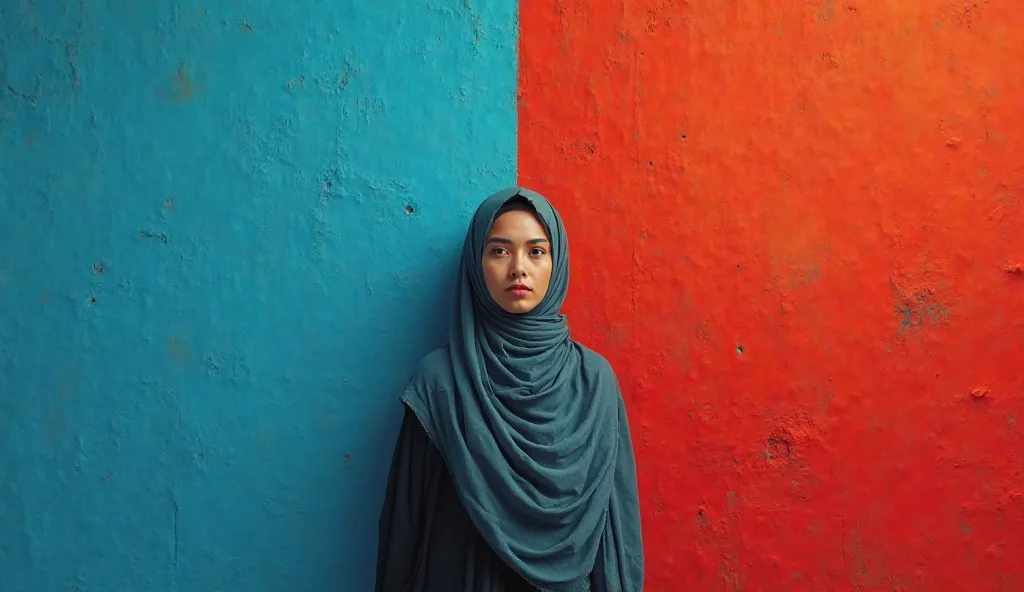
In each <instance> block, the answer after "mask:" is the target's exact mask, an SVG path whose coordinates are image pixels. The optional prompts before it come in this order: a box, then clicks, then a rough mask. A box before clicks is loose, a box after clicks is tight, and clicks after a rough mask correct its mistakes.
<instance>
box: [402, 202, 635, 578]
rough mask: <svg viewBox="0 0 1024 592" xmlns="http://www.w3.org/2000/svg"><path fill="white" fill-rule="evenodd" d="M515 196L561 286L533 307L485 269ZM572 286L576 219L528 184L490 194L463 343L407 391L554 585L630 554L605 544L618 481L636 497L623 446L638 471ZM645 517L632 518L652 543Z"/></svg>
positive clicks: (455, 337)
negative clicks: (572, 301) (569, 304)
mask: <svg viewBox="0 0 1024 592" xmlns="http://www.w3.org/2000/svg"><path fill="white" fill-rule="evenodd" d="M512 200H518V201H521V200H525V201H526V202H528V203H529V205H530V206H531V207H532V209H533V210H534V211H535V213H536V215H537V217H538V219H539V220H540V221H541V222H542V224H543V226H544V228H545V230H546V231H547V234H548V238H549V240H550V243H551V257H552V271H551V280H550V284H549V288H548V292H547V293H546V294H545V296H544V297H543V299H542V300H541V302H540V303H539V304H538V305H537V307H536V308H534V309H533V310H531V311H529V312H526V313H522V314H513V313H509V312H507V311H505V310H504V309H502V308H501V307H500V306H499V305H498V304H497V303H496V302H495V301H494V300H493V298H491V296H490V295H489V293H488V291H487V286H486V284H485V281H484V274H483V267H482V257H483V253H484V247H485V242H486V239H487V235H488V233H489V232H490V229H491V225H492V224H493V222H494V220H495V218H496V217H497V216H498V215H500V213H501V212H502V211H503V210H502V208H503V206H506V204H509V202H510V201H512ZM568 286H569V249H568V241H567V239H566V234H565V227H564V226H563V224H562V220H561V218H560V216H559V215H558V212H557V211H556V210H555V208H554V207H553V206H552V205H551V204H550V203H549V202H548V200H547V199H545V198H544V197H543V196H541V195H540V194H538V193H535V192H533V191H530V190H528V189H523V188H519V187H511V188H508V189H504V190H502V191H499V192H497V193H495V194H493V195H491V196H490V197H488V198H487V199H485V200H484V201H483V203H481V204H480V206H479V208H478V209H477V211H476V214H475V215H474V216H473V220H472V222H471V224H470V227H469V230H468V232H467V234H466V238H465V243H464V245H463V250H462V259H461V263H460V266H459V270H458V276H457V281H456V293H455V301H454V309H453V311H452V317H451V324H450V327H449V343H448V345H447V347H446V348H442V349H441V350H438V352H435V354H432V355H429V356H427V357H426V358H424V361H423V362H422V363H421V365H420V367H419V369H418V370H417V372H416V373H415V374H414V376H413V378H412V379H411V380H410V382H409V384H408V386H407V387H406V390H405V393H404V395H403V397H402V401H403V402H404V403H405V404H406V405H407V406H408V407H409V408H410V409H411V410H412V411H413V412H414V414H415V415H416V417H417V418H418V419H419V420H420V423H422V425H423V427H424V429H425V430H426V432H427V435H428V436H429V437H430V439H431V441H432V442H433V443H434V444H435V445H436V446H437V447H438V449H439V450H440V451H441V454H442V456H443V457H444V459H445V461H446V464H447V466H448V469H449V472H450V473H451V477H452V480H453V482H454V484H455V487H456V489H457V490H458V492H459V497H460V500H461V502H462V504H463V505H464V506H465V508H466V510H467V511H468V513H469V516H470V518H471V519H472V521H473V524H474V526H475V527H476V528H477V530H478V532H479V533H480V534H481V535H482V537H483V538H484V540H485V541H486V542H487V543H488V545H489V546H490V547H491V548H492V549H493V550H494V552H495V553H496V554H497V555H498V556H499V557H500V558H501V559H502V560H503V561H504V562H505V563H507V564H508V565H509V566H511V567H512V568H513V569H514V570H515V571H517V572H518V573H519V574H520V575H521V576H522V577H523V578H524V579H526V580H527V581H529V582H530V583H531V584H533V585H534V586H537V587H538V588H540V589H541V590H550V591H554V592H563V591H573V590H579V589H589V588H588V587H586V586H587V583H588V582H589V577H590V574H591V572H592V571H593V570H594V567H595V562H596V561H597V562H599V561H601V559H600V557H599V554H600V555H601V556H616V555H618V556H620V557H621V556H623V554H622V553H615V552H614V551H612V552H609V551H608V550H607V549H604V550H603V551H602V538H604V537H606V533H611V532H612V530H613V526H610V521H611V520H612V519H613V518H614V516H612V517H610V514H615V513H616V512H615V511H614V509H613V510H612V512H610V511H609V508H610V507H613V508H614V503H613V499H612V498H613V496H614V493H615V489H616V488H617V487H620V488H621V487H623V485H622V484H623V483H625V485H624V487H625V488H626V489H631V491H628V492H626V494H627V498H628V499H631V500H635V499H636V489H635V488H636V482H635V473H633V474H632V475H633V479H632V480H631V479H628V478H627V479H622V478H618V479H617V478H616V477H617V475H616V464H617V460H618V457H619V455H620V453H623V454H627V455H629V458H628V459H627V460H628V463H627V464H628V467H629V468H630V469H632V468H633V465H632V462H633V461H632V450H631V449H628V450H625V451H620V450H619V448H620V442H622V441H623V440H622V438H621V437H619V435H620V432H621V431H622V430H626V429H627V428H626V426H622V425H620V423H625V421H624V420H623V418H624V414H623V413H622V412H621V408H622V401H621V395H620V392H619V388H618V383H617V381H616V379H615V375H614V373H613V372H612V370H611V366H610V365H609V364H608V363H607V362H606V361H605V360H604V358H602V357H601V356H599V355H597V354H596V353H594V352H592V351H590V350H588V349H586V348H584V347H583V346H581V345H579V344H577V343H576V342H574V341H573V340H572V339H571V338H570V334H569V326H568V322H567V319H566V317H565V315H563V314H561V312H560V310H561V307H562V303H563V302H564V301H565V296H566V291H567V289H568ZM625 442H626V443H627V444H626V446H628V442H629V440H628V437H627V438H626V440H625ZM619 464H620V465H621V462H620V463H619ZM620 477H621V475H620ZM634 506H635V503H634ZM635 522H636V523H637V524H635V525H627V526H628V527H630V528H633V527H634V526H635V531H636V532H637V536H636V537H634V538H635V540H636V541H637V543H636V544H637V545H638V544H639V542H638V541H639V534H638V533H639V516H638V515H636V519H635ZM614 528H618V524H616V525H614ZM608 536H610V535H608ZM606 544H607V543H606ZM627 555H628V553H627ZM623 569H626V568H623ZM638 585H639V584H638ZM615 589H618V588H615Z"/></svg>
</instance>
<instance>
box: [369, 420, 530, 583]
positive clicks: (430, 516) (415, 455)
mask: <svg viewBox="0 0 1024 592" xmlns="http://www.w3.org/2000/svg"><path fill="white" fill-rule="evenodd" d="M534 590H536V588H535V587H533V586H531V585H530V584H529V583H528V582H527V581H526V580H524V579H523V578H522V577H521V576H519V575H518V574H517V573H516V572H515V571H513V570H512V568H511V567H509V566H508V564H506V563H505V562H504V561H502V560H501V559H500V558H499V557H498V556H497V554H495V553H494V551H493V550H492V549H491V547H490V546H489V545H488V544H487V542H486V541H484V539H483V538H482V537H481V536H480V533H479V532H478V531H477V530H476V527H475V526H474V525H473V522H472V521H471V520H470V517H469V514H468V513H467V512H466V509H465V507H463V505H462V502H461V501H460V500H459V496H458V493H457V492H456V491H455V485H454V483H453V482H452V478H451V475H450V474H449V472H448V467H447V466H445V463H444V458H443V457H442V456H441V452H440V451H439V450H438V449H437V447H436V446H435V445H434V443H433V442H432V441H431V440H430V438H428V437H427V433H426V431H425V430H424V429H423V426H422V425H420V422H419V420H417V419H416V416H415V415H414V414H413V413H412V411H410V410H409V409H408V408H405V417H404V418H403V420H402V427H401V430H400V432H399V434H398V442H397V444H396V445H395V452H394V456H393V458H392V460H391V473H390V475H389V476H388V485H387V493H386V494H385V496H384V507H383V509H382V510H381V515H380V538H379V541H378V547H377V586H376V592H533V591H534Z"/></svg>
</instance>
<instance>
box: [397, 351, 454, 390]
mask: <svg viewBox="0 0 1024 592" xmlns="http://www.w3.org/2000/svg"><path fill="white" fill-rule="evenodd" d="M452 380H453V378H452V356H451V352H450V350H449V349H448V345H447V344H445V345H443V346H441V347H439V348H437V349H435V350H434V351H432V352H430V353H429V354H427V355H425V356H423V357H422V358H420V361H419V363H418V364H416V368H415V369H414V370H413V373H412V376H410V377H409V382H408V384H407V385H406V387H405V389H406V392H409V391H413V392H417V393H419V394H420V395H427V394H430V393H433V392H436V391H438V390H447V388H448V385H450V384H451V383H452Z"/></svg>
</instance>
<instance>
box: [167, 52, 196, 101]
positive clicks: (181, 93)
mask: <svg viewBox="0 0 1024 592" xmlns="http://www.w3.org/2000/svg"><path fill="white" fill-rule="evenodd" d="M192 92H193V87H192V77H191V76H190V75H189V73H188V67H187V66H186V65H185V62H184V61H182V62H181V65H179V66H178V71H177V72H176V73H175V74H174V79H173V80H172V81H171V100H173V101H176V102H182V101H187V100H188V99H190V98H192Z"/></svg>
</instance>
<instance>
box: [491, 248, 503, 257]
mask: <svg viewBox="0 0 1024 592" xmlns="http://www.w3.org/2000/svg"><path fill="white" fill-rule="evenodd" d="M491 253H492V254H494V255H504V254H505V249H503V248H501V247H494V249H493V250H492V251H491Z"/></svg>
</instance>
